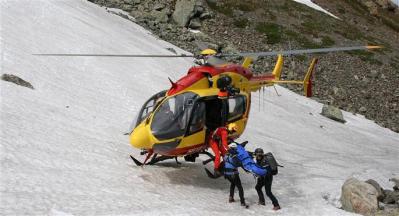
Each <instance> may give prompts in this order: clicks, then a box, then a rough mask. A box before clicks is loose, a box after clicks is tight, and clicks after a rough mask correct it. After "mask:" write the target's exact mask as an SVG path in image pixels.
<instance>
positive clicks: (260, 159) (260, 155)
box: [254, 148, 281, 211]
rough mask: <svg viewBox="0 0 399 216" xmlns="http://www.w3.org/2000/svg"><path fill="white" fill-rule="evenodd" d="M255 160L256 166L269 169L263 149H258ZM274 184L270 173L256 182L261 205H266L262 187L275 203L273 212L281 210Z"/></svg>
mask: <svg viewBox="0 0 399 216" xmlns="http://www.w3.org/2000/svg"><path fill="white" fill-rule="evenodd" d="M254 153H255V158H256V164H257V165H259V166H261V167H265V168H266V167H268V166H269V164H268V161H267V159H266V157H265V155H264V152H263V149H261V148H257V149H255V152H254ZM272 182H273V175H272V174H271V173H270V172H268V173H267V174H266V175H265V176H259V177H258V178H257V182H256V186H255V189H256V192H257V193H258V196H259V205H265V197H264V195H263V191H262V187H265V191H266V195H267V196H268V197H269V198H270V200H271V201H272V203H273V210H275V211H277V210H279V209H281V207H280V204H279V203H278V200H277V198H276V197H275V196H274V195H273V193H272Z"/></svg>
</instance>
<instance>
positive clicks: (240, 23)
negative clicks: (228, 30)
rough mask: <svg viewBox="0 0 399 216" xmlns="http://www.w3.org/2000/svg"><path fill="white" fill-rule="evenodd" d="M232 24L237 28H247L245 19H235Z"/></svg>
mask: <svg viewBox="0 0 399 216" xmlns="http://www.w3.org/2000/svg"><path fill="white" fill-rule="evenodd" d="M233 24H234V26H236V27H238V28H245V27H247V26H249V20H248V19H247V18H242V19H236V20H234V22H233Z"/></svg>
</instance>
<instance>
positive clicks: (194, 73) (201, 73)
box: [167, 64, 252, 96]
mask: <svg viewBox="0 0 399 216" xmlns="http://www.w3.org/2000/svg"><path fill="white" fill-rule="evenodd" d="M225 72H231V73H237V74H240V75H242V76H244V77H246V78H247V79H251V77H252V72H251V71H250V70H249V69H247V68H244V67H242V66H241V65H236V64H228V65H223V66H216V67H212V66H197V67H192V68H190V70H189V71H188V73H187V75H186V76H184V77H182V78H181V79H179V80H178V81H177V82H176V83H175V84H176V85H174V86H172V88H170V89H169V91H168V93H167V95H168V96H171V95H174V94H177V93H179V92H181V91H183V90H184V89H186V88H188V87H190V86H191V85H193V84H194V83H195V82H197V81H199V80H200V79H202V78H204V77H205V74H209V75H210V76H211V77H212V76H216V75H219V74H221V73H225Z"/></svg>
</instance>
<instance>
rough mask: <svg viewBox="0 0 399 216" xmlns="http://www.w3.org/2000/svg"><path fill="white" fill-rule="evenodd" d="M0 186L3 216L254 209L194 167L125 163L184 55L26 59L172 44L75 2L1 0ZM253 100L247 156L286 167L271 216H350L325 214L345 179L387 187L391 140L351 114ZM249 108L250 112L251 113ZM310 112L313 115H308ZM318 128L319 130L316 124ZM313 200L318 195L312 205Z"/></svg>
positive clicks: (295, 100) (248, 180)
mask: <svg viewBox="0 0 399 216" xmlns="http://www.w3.org/2000/svg"><path fill="white" fill-rule="evenodd" d="M0 6H1V11H0V14H1V34H0V36H1V74H14V75H17V76H19V77H21V78H23V79H24V80H26V81H29V82H30V83H31V84H32V85H33V87H34V88H35V89H34V90H32V89H29V88H24V87H21V86H18V85H15V84H13V83H10V82H5V81H0V90H1V91H0V92H1V110H0V114H1V116H0V118H1V121H0V122H1V123H0V124H1V125H0V128H1V153H0V156H1V177H0V180H1V183H0V191H1V192H0V193H1V200H0V212H2V214H4V215H44V214H49V215H63V214H64V215H65V214H73V215H116V214H122V215H177V214H179V215H191V214H197V213H199V214H203V215H211V214H212V215H224V214H229V215H242V214H243V213H245V214H260V213H265V212H266V213H268V212H271V210H270V205H269V206H267V207H260V206H257V205H256V204H255V203H256V202H257V195H256V192H255V190H254V189H253V186H254V180H253V178H252V176H250V175H247V174H245V173H243V174H242V179H243V183H244V187H245V194H246V197H247V200H248V202H249V203H250V204H251V205H252V207H251V208H250V209H249V210H244V209H242V208H241V207H240V206H238V205H236V204H228V203H227V191H228V184H227V182H226V181H225V180H224V179H219V180H216V181H215V180H212V179H209V178H207V177H206V175H205V173H204V171H203V169H202V168H203V166H202V165H201V164H200V163H198V162H197V163H194V164H191V163H183V164H182V165H181V166H176V165H175V163H174V162H173V161H171V162H165V163H162V164H160V165H159V166H152V167H150V166H148V167H144V168H141V167H136V166H134V165H133V163H132V162H131V160H130V159H129V156H128V155H129V154H130V153H133V154H137V153H138V151H137V150H134V149H132V148H131V147H130V145H129V143H128V137H127V136H124V135H123V134H124V133H125V132H127V130H128V128H129V125H130V122H131V121H132V120H133V119H134V116H135V114H136V113H137V112H138V109H139V108H140V106H141V104H142V103H143V102H144V101H145V100H146V99H147V98H148V97H150V96H151V95H152V94H153V93H155V92H157V91H159V90H161V89H165V88H168V87H169V85H170V84H169V82H168V80H167V77H168V76H169V77H171V78H172V79H173V80H176V79H177V78H179V77H180V76H182V75H183V74H184V73H185V72H186V71H187V69H188V67H190V65H191V61H190V60H184V59H168V60H159V59H124V58H120V59H116V58H113V59H109V58H93V57H85V58H64V57H37V56H32V55H31V54H32V53H165V54H167V53H169V51H167V50H166V48H169V47H172V48H174V49H175V50H177V51H178V52H179V53H180V52H184V51H182V50H180V49H179V48H177V47H175V46H173V45H171V44H169V43H166V42H163V41H161V40H159V39H156V38H155V37H153V36H152V35H151V34H150V33H148V32H147V31H146V30H144V29H143V28H141V27H139V26H138V25H136V24H134V23H132V22H130V21H128V20H125V19H122V18H120V17H118V16H115V15H112V14H109V13H106V11H105V9H103V8H100V7H98V6H96V5H94V4H91V3H89V2H86V1H81V0H74V1H59V0H37V1H29V0H20V1H13V0H8V1H1V2H0ZM277 89H278V91H279V93H280V94H281V96H280V97H278V96H276V95H275V93H274V90H273V89H271V90H267V91H266V92H265V97H264V98H262V97H260V98H261V99H262V101H258V99H257V98H258V95H257V94H255V95H254V96H253V104H252V108H253V109H252V110H251V116H250V120H249V124H248V128H247V131H246V133H245V135H244V136H243V137H242V139H241V140H245V139H248V140H249V141H250V142H251V143H250V144H249V148H250V149H254V148H255V147H258V146H261V147H264V148H265V149H266V150H269V151H273V152H274V153H275V155H276V156H277V158H278V159H279V161H280V162H281V163H282V164H284V165H285V167H286V168H284V169H282V170H281V174H279V175H278V176H277V177H276V178H275V181H274V191H275V193H276V196H277V197H278V198H279V199H280V202H281V205H282V207H283V210H282V211H281V212H278V213H277V214H278V215H351V214H349V213H346V212H343V211H342V210H339V209H338V208H336V207H335V205H337V198H338V197H339V194H340V186H341V185H342V183H343V181H344V180H345V179H346V178H347V177H349V176H357V177H359V178H362V179H366V178H374V179H376V180H377V181H379V182H381V183H382V186H384V187H388V186H389V183H388V181H387V179H388V178H389V177H392V176H393V175H394V174H397V173H399V168H398V167H397V164H398V159H397V155H398V154H399V149H398V147H397V144H398V143H399V135H398V134H397V133H394V132H392V131H390V130H388V129H384V128H381V127H379V126H377V125H376V124H374V123H373V122H371V121H369V120H366V119H364V118H363V117H362V116H354V115H352V114H350V113H344V115H345V118H346V119H347V120H348V123H347V124H340V123H336V122H333V121H331V120H329V119H326V118H324V117H322V116H320V115H319V114H318V113H319V112H320V110H321V104H319V103H317V102H315V101H312V100H310V99H307V98H303V97H302V96H298V95H296V94H294V93H293V92H291V91H289V90H287V89H284V88H282V87H277ZM259 107H260V108H259ZM310 113H312V114H310ZM321 126H322V127H321ZM323 197H324V198H323Z"/></svg>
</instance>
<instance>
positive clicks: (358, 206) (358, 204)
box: [340, 178, 378, 216]
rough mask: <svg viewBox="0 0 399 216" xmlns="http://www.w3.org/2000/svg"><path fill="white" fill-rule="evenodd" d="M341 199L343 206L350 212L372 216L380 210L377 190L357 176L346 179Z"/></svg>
mask: <svg viewBox="0 0 399 216" xmlns="http://www.w3.org/2000/svg"><path fill="white" fill-rule="evenodd" d="M340 200H341V203H342V208H343V209H344V210H346V211H349V212H354V213H358V214H362V215H366V216H371V215H374V214H375V213H376V212H377V210H378V200H377V190H376V189H375V188H374V187H373V186H372V185H370V184H368V183H366V182H362V181H359V180H357V179H355V178H350V179H348V180H346V181H345V183H344V185H343V186H342V194H341V199H340Z"/></svg>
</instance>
